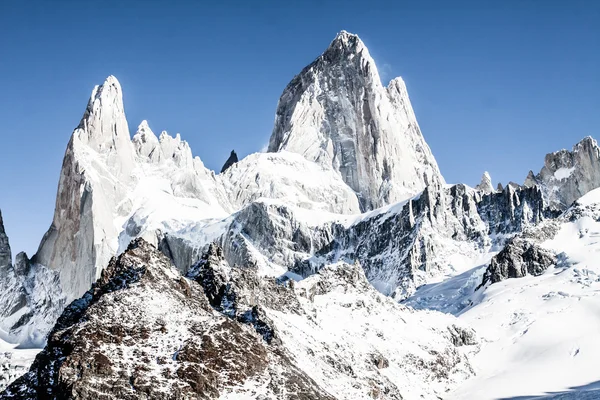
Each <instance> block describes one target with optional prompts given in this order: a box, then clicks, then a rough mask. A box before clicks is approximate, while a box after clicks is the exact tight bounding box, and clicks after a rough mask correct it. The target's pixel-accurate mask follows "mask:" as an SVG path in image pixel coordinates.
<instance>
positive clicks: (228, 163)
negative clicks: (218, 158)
mask: <svg viewBox="0 0 600 400" xmlns="http://www.w3.org/2000/svg"><path fill="white" fill-rule="evenodd" d="M236 162H238V156H237V154H236V153H235V150H231V154H230V155H229V158H228V159H227V161H225V164H223V167H222V168H221V173H223V172H225V171H226V170H227V168H229V167H231V166H232V165H233V164H235V163H236Z"/></svg>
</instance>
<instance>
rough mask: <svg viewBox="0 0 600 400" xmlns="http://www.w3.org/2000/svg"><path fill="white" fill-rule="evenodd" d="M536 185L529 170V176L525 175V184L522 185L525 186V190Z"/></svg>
mask: <svg viewBox="0 0 600 400" xmlns="http://www.w3.org/2000/svg"><path fill="white" fill-rule="evenodd" d="M537 184H538V182H537V180H536V178H535V174H534V173H533V171H531V170H529V174H527V178H525V183H523V186H525V187H526V188H530V187H533V186H535V185H537Z"/></svg>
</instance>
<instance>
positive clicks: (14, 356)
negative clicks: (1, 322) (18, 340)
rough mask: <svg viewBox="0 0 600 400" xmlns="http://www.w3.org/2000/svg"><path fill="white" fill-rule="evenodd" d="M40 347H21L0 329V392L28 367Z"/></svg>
mask: <svg viewBox="0 0 600 400" xmlns="http://www.w3.org/2000/svg"><path fill="white" fill-rule="evenodd" d="M40 350H41V349H35V348H34V349H21V348H19V347H18V345H17V344H13V343H11V342H10V341H9V335H8V334H7V333H6V332H4V331H3V330H1V329H0V392H1V391H2V390H3V389H4V388H5V387H6V386H7V385H8V384H10V383H11V382H12V381H14V380H15V379H17V378H18V377H19V376H21V375H22V374H23V373H24V372H26V371H27V369H29V366H30V365H31V363H32V362H33V360H34V359H35V356H36V355H37V354H38V353H39V352H40Z"/></svg>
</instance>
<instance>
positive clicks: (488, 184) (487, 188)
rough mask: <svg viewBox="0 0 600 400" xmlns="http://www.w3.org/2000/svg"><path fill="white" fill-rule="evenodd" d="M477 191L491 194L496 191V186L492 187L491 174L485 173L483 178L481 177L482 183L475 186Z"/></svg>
mask: <svg viewBox="0 0 600 400" xmlns="http://www.w3.org/2000/svg"><path fill="white" fill-rule="evenodd" d="M475 189H477V190H479V191H481V192H483V193H485V194H490V193H492V192H493V191H494V186H492V178H491V177H490V173H489V172H487V171H485V172H484V173H483V176H482V177H481V183H479V185H477V186H475Z"/></svg>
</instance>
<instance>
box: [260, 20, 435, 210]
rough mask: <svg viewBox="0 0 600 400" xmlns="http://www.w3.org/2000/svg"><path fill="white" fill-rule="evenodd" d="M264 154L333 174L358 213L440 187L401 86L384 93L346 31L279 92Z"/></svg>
mask: <svg viewBox="0 0 600 400" xmlns="http://www.w3.org/2000/svg"><path fill="white" fill-rule="evenodd" d="M268 150H269V151H270V152H276V151H281V150H287V151H291V152H295V153H298V154H301V155H302V156H304V157H305V158H307V159H308V160H310V161H314V162H317V163H319V164H321V165H323V166H328V167H332V168H333V169H334V170H336V171H339V173H340V174H341V176H342V179H343V180H344V182H346V183H347V184H348V186H350V187H351V188H352V189H353V190H354V191H355V192H356V193H357V195H358V196H359V200H360V202H361V207H362V209H363V210H370V209H374V208H377V207H381V206H384V205H387V204H392V203H395V202H398V201H401V200H406V199H407V198H409V197H411V196H413V195H415V194H416V193H418V192H420V191H421V190H423V189H424V187H425V186H426V185H428V184H432V183H438V184H439V183H441V182H443V178H442V176H441V174H440V172H439V169H438V166H437V163H436V161H435V159H434V157H433V155H432V154H431V151H430V149H429V146H428V145H427V143H425V140H424V139H423V136H422V134H421V131H420V129H419V125H418V123H417V120H416V117H415V114H414V112H413V109H412V106H411V104H410V100H409V98H408V94H407V92H406V86H405V85H404V82H403V81H402V79H401V78H396V79H394V80H392V81H391V82H390V83H389V85H388V87H387V88H385V87H383V86H382V84H381V79H380V77H379V73H378V72H377V67H376V66H375V62H374V61H373V59H372V58H371V56H370V55H369V51H368V49H367V48H366V46H365V45H364V43H363V42H362V41H361V40H360V39H359V38H358V36H356V35H353V34H350V33H348V32H345V31H342V32H341V33H339V34H338V35H337V37H336V38H335V39H334V40H333V42H331V44H330V45H329V48H327V50H326V51H325V52H324V53H323V54H322V55H321V56H319V57H318V58H317V59H316V60H315V61H314V62H313V63H312V64H310V65H309V66H307V67H306V68H304V69H303V70H302V72H300V74H298V75H297V76H296V77H294V79H293V80H292V81H291V82H290V83H289V84H288V86H287V88H286V89H285V90H284V92H283V94H282V95H281V98H280V99H279V104H278V106H277V113H276V120H275V127H274V129H273V133H272V135H271V139H270V141H269V148H268Z"/></svg>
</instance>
